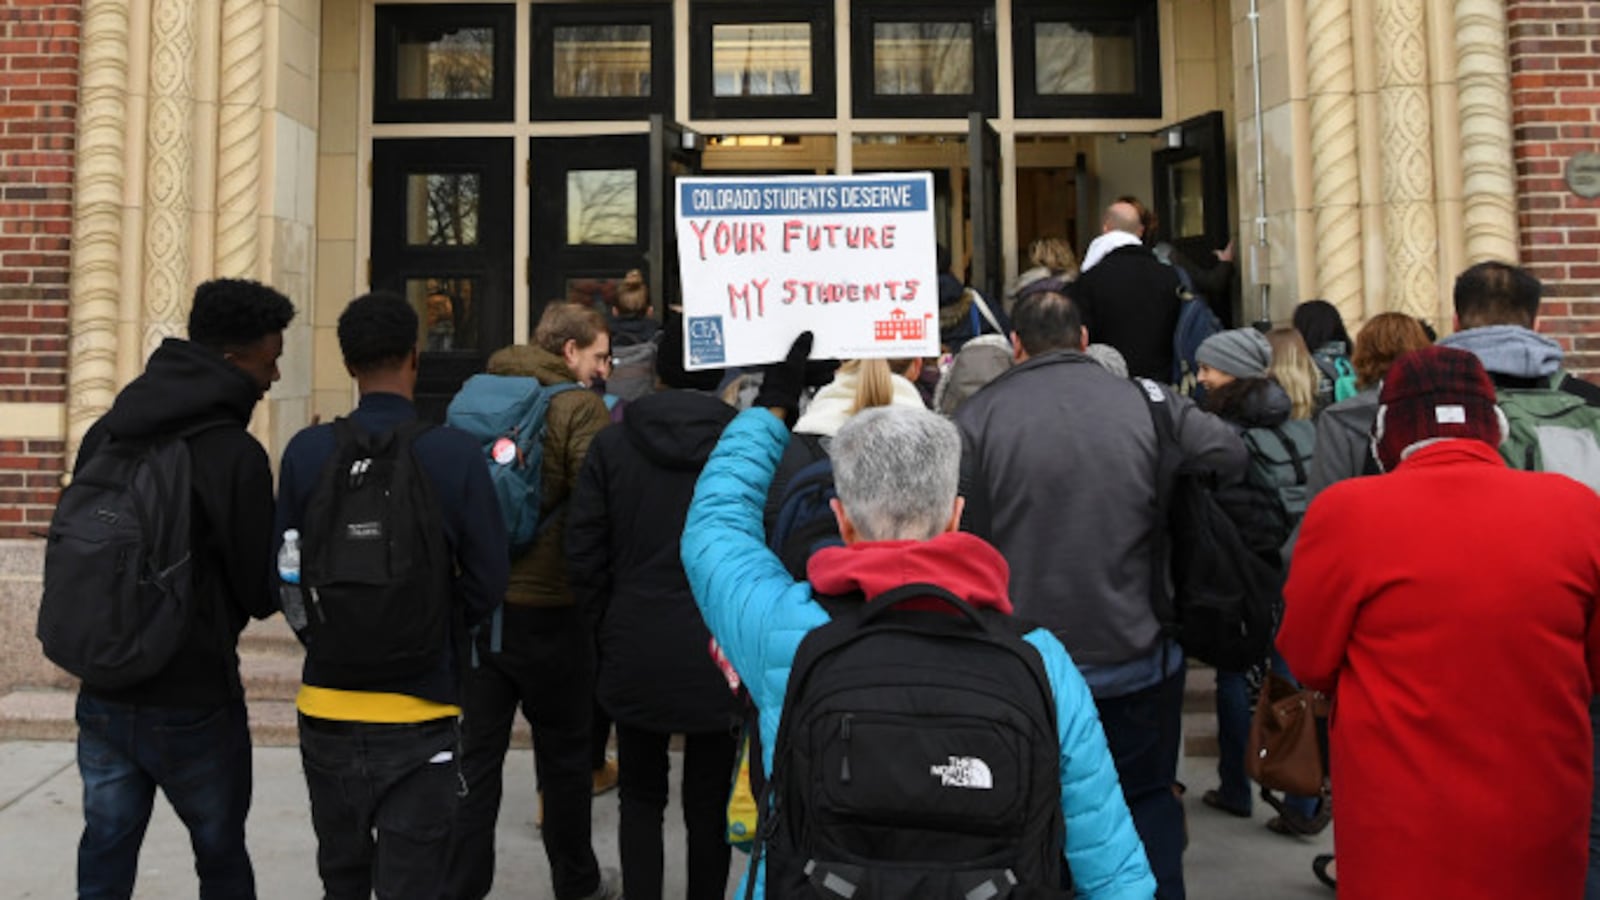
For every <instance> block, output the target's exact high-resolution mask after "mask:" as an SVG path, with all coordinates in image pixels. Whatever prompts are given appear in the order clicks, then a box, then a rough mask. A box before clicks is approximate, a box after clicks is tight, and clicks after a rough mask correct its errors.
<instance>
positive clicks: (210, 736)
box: [77, 693, 256, 900]
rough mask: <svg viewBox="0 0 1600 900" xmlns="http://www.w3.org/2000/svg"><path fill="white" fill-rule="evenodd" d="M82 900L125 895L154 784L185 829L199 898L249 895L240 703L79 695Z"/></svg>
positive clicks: (246, 756)
mask: <svg viewBox="0 0 1600 900" xmlns="http://www.w3.org/2000/svg"><path fill="white" fill-rule="evenodd" d="M77 720H78V773H79V774H80V775H81V776H82V777H83V837H82V838H81V839H80V840H79V841H78V896H79V898H81V900H100V898H119V900H125V898H127V897H130V896H132V895H133V883H134V878H135V876H136V875H137V873H138V868H139V847H140V845H141V844H143V843H144V833H145V829H146V827H148V826H149V824H150V811H151V808H152V806H153V805H154V803H155V793H156V788H157V787H159V788H161V792H162V793H164V794H166V796H167V800H168V802H170V803H171V804H172V808H173V810H174V811H176V812H177V814H178V818H180V819H182V820H183V824H184V825H185V826H187V827H188V829H189V843H190V844H191V845H192V846H193V847H194V857H195V858H194V870H195V874H196V875H197V876H199V879H200V897H201V898H202V900H214V898H254V897H255V895H256V879H255V871H254V870H253V869H252V868H251V866H250V854H249V852H248V851H247V850H246V849H245V843H244V820H245V816H246V815H247V814H249V812H250V792H251V785H252V780H251V778H252V775H251V767H250V766H251V763H250V727H249V723H248V721H247V719H246V717H245V708H244V701H242V700H235V701H232V702H230V703H228V704H226V705H224V706H219V707H212V708H209V709H180V708H161V707H141V706H129V705H126V704H122V703H112V702H108V701H105V700H100V699H96V698H94V697H91V696H89V695H88V694H84V693H79V694H78V708H77Z"/></svg>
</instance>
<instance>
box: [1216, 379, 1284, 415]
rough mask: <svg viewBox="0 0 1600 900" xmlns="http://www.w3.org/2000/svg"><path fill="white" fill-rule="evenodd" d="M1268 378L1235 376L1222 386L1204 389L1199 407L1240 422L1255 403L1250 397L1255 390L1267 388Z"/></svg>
mask: <svg viewBox="0 0 1600 900" xmlns="http://www.w3.org/2000/svg"><path fill="white" fill-rule="evenodd" d="M1271 383H1272V379H1270V378H1235V379H1234V380H1232V381H1230V382H1228V383H1227V384H1225V385H1223V386H1222V387H1219V388H1216V389H1214V390H1208V391H1206V395H1205V399H1204V400H1203V401H1201V404H1200V405H1201V407H1202V408H1204V409H1205V411H1206V412H1208V413H1214V414H1216V415H1217V416H1220V417H1221V418H1223V419H1226V420H1227V421H1229V422H1234V423H1242V422H1243V421H1244V420H1245V419H1246V417H1247V416H1248V415H1249V412H1250V410H1251V408H1252V407H1254V406H1255V405H1256V404H1255V403H1253V402H1252V398H1253V397H1254V396H1255V394H1256V392H1257V391H1265V390H1267V386H1268V385H1270V384H1271Z"/></svg>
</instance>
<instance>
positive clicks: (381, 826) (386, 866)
mask: <svg viewBox="0 0 1600 900" xmlns="http://www.w3.org/2000/svg"><path fill="white" fill-rule="evenodd" d="M417 334H418V319H417V313H416V311H415V310H414V309H413V308H412V307H411V305H410V304H408V303H406V301H405V300H404V299H402V298H401V297H400V296H398V295H396V294H391V293H387V292H374V293H371V294H365V295H362V296H360V297H357V298H356V299H354V300H352V301H350V303H349V305H348V306H346V307H345V309H344V312H343V313H341V314H340V316H339V323H338V335H339V349H340V351H341V352H342V353H343V355H344V364H345V368H346V369H347V370H348V371H349V372H350V374H351V376H352V377H354V378H355V381H356V387H357V390H358V391H359V392H360V397H361V399H360V402H359V403H358V404H357V406H356V409H355V410H354V411H353V412H352V413H351V414H350V415H349V416H347V417H341V418H339V419H337V420H335V421H334V422H332V423H327V424H319V425H312V426H311V427H309V428H305V429H302V430H301V431H300V432H299V433H298V434H296V435H295V436H294V437H293V438H292V439H291V440H290V441H289V445H288V446H287V447H286V448H285V449H284V452H283V462H282V465H281V466H280V468H279V481H278V494H279V500H280V502H279V505H278V515H277V524H276V532H277V547H278V549H279V551H280V555H279V562H280V565H279V569H280V575H281V577H283V581H284V583H283V586H282V591H281V595H282V597H283V598H284V614H285V617H286V618H288V619H289V622H290V624H291V625H292V626H294V628H295V631H296V634H297V635H298V636H299V637H300V639H301V641H302V642H303V643H304V644H305V645H306V658H305V664H304V668H303V672H302V676H301V686H300V691H299V694H298V696H297V697H296V700H295V706H296V708H297V709H298V711H299V721H300V757H301V762H302V765H303V767H304V769H305V777H306V789H307V792H308V793H309V795H310V799H311V822H312V826H313V827H314V828H315V830H316V835H317V872H318V874H319V875H320V876H321V878H322V883H323V889H324V892H325V894H326V896H327V897H329V898H339V900H356V898H366V897H370V896H372V895H373V893H374V892H376V893H377V895H378V896H380V897H417V898H429V900H432V898H436V897H437V896H438V894H439V890H440V888H441V887H442V885H443V877H444V873H445V867H446V863H447V862H448V858H449V851H450V835H451V827H452V825H453V823H454V817H455V807H456V803H457V800H458V796H459V792H460V785H461V762H460V758H459V755H460V752H461V748H460V728H459V724H458V719H459V716H460V713H461V675H460V673H461V670H462V668H463V666H464V663H465V660H464V650H465V647H466V635H467V630H468V629H470V628H472V627H473V626H474V625H476V624H477V623H479V622H481V621H483V620H484V619H486V618H487V617H488V616H489V614H490V613H491V612H492V611H493V610H494V608H495V607H496V606H498V605H499V603H500V599H501V597H502V596H504V594H505V586H506V576H507V570H508V567H509V563H508V561H507V558H506V553H505V542H506V536H505V526H504V524H503V523H502V522H501V518H500V513H499V509H498V506H497V504H496V501H495V496H494V492H493V488H492V487H491V485H490V483H489V477H488V473H487V472H485V470H484V468H483V465H482V463H481V461H480V460H481V455H480V451H479V449H478V446H477V443H476V442H475V441H473V440H472V438H471V437H469V436H468V435H466V434H464V433H462V432H460V431H457V430H456V429H454V428H449V427H446V426H436V427H430V426H428V425H425V424H422V423H419V422H418V421H417V413H416V407H415V406H414V405H413V401H412V398H413V395H414V393H415V390H416V381H417V357H418V352H417ZM290 538H293V539H294V546H297V547H298V550H299V557H300V567H299V570H298V571H295V570H294V568H293V566H292V562H293V556H292V553H291V554H285V553H283V551H284V550H285V545H286V544H288V542H289V539H290ZM375 542H376V543H375ZM374 547H380V548H383V549H381V550H379V551H378V552H376V553H374V552H373V551H372V549H371V548H374Z"/></svg>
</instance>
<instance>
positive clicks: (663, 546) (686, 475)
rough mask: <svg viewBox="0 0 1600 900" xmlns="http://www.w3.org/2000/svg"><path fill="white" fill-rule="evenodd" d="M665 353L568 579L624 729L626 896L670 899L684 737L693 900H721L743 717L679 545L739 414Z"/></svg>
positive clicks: (582, 496) (587, 523) (578, 503)
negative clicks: (674, 788)
mask: <svg viewBox="0 0 1600 900" xmlns="http://www.w3.org/2000/svg"><path fill="white" fill-rule="evenodd" d="M676 334H679V335H681V334H682V330H681V329H679V330H678V331H677V332H676ZM662 350H663V351H664V354H673V356H674V357H675V358H676V360H677V364H676V365H674V364H672V363H671V362H669V361H668V357H667V356H666V355H663V356H662V357H661V358H660V361H661V363H662V365H660V366H659V367H658V371H659V374H660V381H661V383H662V384H665V385H667V386H668V387H669V388H672V389H671V390H666V391H661V392H658V393H653V394H650V395H648V396H646V397H642V398H640V399H639V400H637V401H635V402H634V403H632V404H630V405H629V407H628V415H627V418H625V419H624V420H623V421H622V423H621V424H617V425H612V426H610V427H608V428H606V429H605V430H603V431H601V432H600V434H599V435H597V436H596V437H595V439H594V443H593V444H591V445H590V448H589V455H588V458H587V459H586V460H585V462H584V465H583V469H582V471H581V472H580V474H579V477H578V484H577V486H576V487H575V488H574V489H573V492H572V501H571V508H570V512H569V513H568V517H567V526H566V550H567V572H568V576H569V577H570V579H571V584H572V591H573V594H574V596H575V597H576V598H577V601H578V604H579V606H581V607H582V608H583V610H584V613H585V615H586V617H587V618H588V620H589V623H590V625H591V628H592V629H593V632H594V638H595V643H596V647H597V652H598V656H599V667H598V669H599V673H598V676H597V679H596V687H595V694H596V697H597V699H598V701H599V706H600V707H601V708H602V710H603V712H604V713H605V714H606V715H607V716H608V717H609V718H610V719H611V720H614V721H615V722H616V728H617V754H618V762H619V763H620V784H619V785H618V792H619V795H620V797H619V801H620V809H621V818H620V822H619V826H618V831H617V845H618V848H619V850H620V852H621V857H622V879H623V884H625V885H626V886H627V893H628V896H629V897H631V898H634V900H660V898H661V896H662V875H663V867H664V865H665V855H664V852H663V846H662V815H663V812H664V811H665V809H666V806H667V796H668V783H667V782H668V778H667V776H668V770H669V768H670V765H671V757H670V756H669V754H668V752H667V751H668V745H669V742H670V739H671V738H672V736H673V735H674V734H681V735H683V736H684V737H683V754H682V756H681V761H682V768H683V774H682V792H681V798H682V807H683V820H684V825H685V830H686V839H685V849H686V853H685V855H684V856H683V857H680V858H679V863H680V865H682V869H681V870H682V871H684V872H685V873H686V875H687V883H688V888H687V893H686V896H687V897H689V898H690V900H711V898H715V900H721V898H722V897H723V896H724V894H725V893H726V890H727V882H728V856H729V847H728V844H727V841H726V840H724V832H725V828H724V807H725V804H726V801H727V797H728V773H729V772H730V771H731V769H732V766H733V764H734V758H735V756H734V754H735V751H736V747H735V744H734V738H733V734H734V728H735V726H736V724H737V723H738V721H739V709H738V704H737V703H736V702H735V700H734V696H733V694H732V693H730V692H729V690H728V687H727V684H726V682H725V680H724V679H723V676H722V675H721V673H720V672H719V671H718V670H717V666H716V664H715V663H714V662H713V661H712V659H711V656H710V654H708V653H707V652H706V647H707V645H708V644H709V643H710V640H711V635H710V633H709V632H707V630H706V626H705V623H704V622H703V621H702V620H701V618H700V611H699V610H698V609H696V608H695V605H694V597H693V596H692V595H691V594H690V592H689V583H688V581H687V580H686V578H685V576H684V574H683V562H682V560H681V559H680V557H679V553H678V542H679V540H680V538H681V537H682V535H683V521H684V517H685V515H687V513H688V511H689V501H690V499H691V497H692V496H693V494H694V486H695V481H696V480H697V479H698V478H699V475H700V470H701V468H702V467H703V466H704V465H705V461H706V459H707V457H709V456H710V455H711V449H712V448H713V447H715V446H716V443H717V438H718V436H720V435H721V433H722V429H723V428H724V427H725V426H726V425H727V423H728V422H729V420H731V419H732V418H733V416H734V413H735V410H734V409H733V407H731V406H728V405H727V404H725V403H723V402H722V401H721V400H719V399H717V397H716V396H715V395H714V394H713V393H712V391H714V390H715V388H716V386H717V383H718V382H719V381H720V380H721V373H720V372H716V371H702V372H684V371H683V369H682V352H683V345H682V341H681V339H680V340H667V341H664V342H663V344H662ZM694 386H699V387H700V388H701V389H700V390H695V389H690V388H692V387H694Z"/></svg>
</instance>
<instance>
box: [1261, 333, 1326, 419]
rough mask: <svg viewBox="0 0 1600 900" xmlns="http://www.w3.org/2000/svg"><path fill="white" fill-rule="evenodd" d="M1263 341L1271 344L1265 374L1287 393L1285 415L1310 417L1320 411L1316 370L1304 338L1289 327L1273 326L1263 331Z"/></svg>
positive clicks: (1294, 417)
mask: <svg viewBox="0 0 1600 900" xmlns="http://www.w3.org/2000/svg"><path fill="white" fill-rule="evenodd" d="M1267 343H1269V344H1271V345H1272V366H1271V367H1270V368H1268V369H1267V377H1269V378H1271V379H1272V380H1273V381H1276V382H1277V383H1278V386H1279V387H1281V388H1283V391H1284V393H1286V394H1288V395H1289V403H1290V409H1289V418H1291V419H1312V418H1315V417H1316V416H1317V415H1318V414H1319V413H1321V412H1322V408H1321V406H1319V405H1318V403H1317V379H1318V378H1319V377H1320V374H1321V373H1320V372H1319V371H1318V370H1317V364H1316V362H1315V361H1313V360H1312V359H1311V351H1310V350H1308V349H1306V341H1305V338H1302V337H1301V336H1300V332H1298V331H1296V330H1295V329H1293V328H1291V327H1283V328H1274V329H1272V330H1271V331H1269V332H1267Z"/></svg>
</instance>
